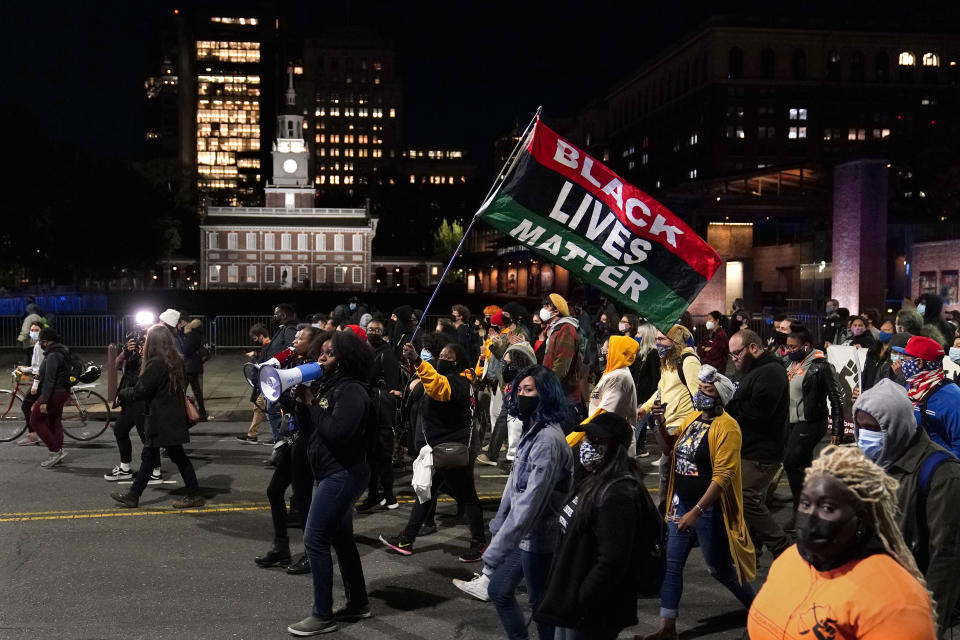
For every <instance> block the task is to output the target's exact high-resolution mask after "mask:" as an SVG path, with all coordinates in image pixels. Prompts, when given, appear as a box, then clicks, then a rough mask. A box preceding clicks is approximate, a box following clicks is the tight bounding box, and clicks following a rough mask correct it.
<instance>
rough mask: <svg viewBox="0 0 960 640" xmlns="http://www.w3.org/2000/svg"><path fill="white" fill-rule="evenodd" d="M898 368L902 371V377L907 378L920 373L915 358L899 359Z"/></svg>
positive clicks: (918, 362) (918, 363)
mask: <svg viewBox="0 0 960 640" xmlns="http://www.w3.org/2000/svg"><path fill="white" fill-rule="evenodd" d="M900 369H901V370H902V371H903V377H904V378H906V379H907V380H909V379H910V378H912V377H913V376H915V375H917V374H918V373H920V361H919V360H917V359H916V358H914V359H913V360H907V359H906V358H904V359H903V360H901V361H900Z"/></svg>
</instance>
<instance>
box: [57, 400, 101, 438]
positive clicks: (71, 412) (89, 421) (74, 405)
mask: <svg viewBox="0 0 960 640" xmlns="http://www.w3.org/2000/svg"><path fill="white" fill-rule="evenodd" d="M110 418H111V415H110V405H108V404H107V401H106V400H104V399H103V396H101V395H100V394H99V393H97V392H96V391H91V390H90V389H74V390H72V391H71V392H70V398H69V399H68V400H67V403H66V404H65V405H63V433H64V435H67V436H70V437H71V438H73V439H74V440H93V439H94V438H96V437H97V436H99V435H100V434H101V433H103V432H104V431H106V430H107V426H109V424H110Z"/></svg>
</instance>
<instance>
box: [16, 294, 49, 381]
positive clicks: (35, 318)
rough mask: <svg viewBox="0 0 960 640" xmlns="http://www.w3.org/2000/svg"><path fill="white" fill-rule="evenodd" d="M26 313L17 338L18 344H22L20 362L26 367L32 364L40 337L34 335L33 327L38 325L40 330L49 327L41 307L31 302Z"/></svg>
mask: <svg viewBox="0 0 960 640" xmlns="http://www.w3.org/2000/svg"><path fill="white" fill-rule="evenodd" d="M28 299H29V298H28ZM26 312H27V315H26V316H24V318H23V323H22V324H21V325H20V334H19V335H18V336H17V342H18V343H19V344H20V349H21V354H22V355H21V360H20V361H21V362H22V363H23V364H25V365H26V364H30V361H31V358H32V357H33V348H34V346H36V344H37V340H38V336H34V335H33V333H34V330H33V326H34V325H36V326H37V327H39V328H40V329H44V328H45V327H46V326H47V323H46V320H44V318H43V312H42V311H41V310H40V307H38V306H37V305H35V304H33V303H32V302H31V303H30V304H28V305H27V308H26ZM40 329H38V330H37V331H39V330H40Z"/></svg>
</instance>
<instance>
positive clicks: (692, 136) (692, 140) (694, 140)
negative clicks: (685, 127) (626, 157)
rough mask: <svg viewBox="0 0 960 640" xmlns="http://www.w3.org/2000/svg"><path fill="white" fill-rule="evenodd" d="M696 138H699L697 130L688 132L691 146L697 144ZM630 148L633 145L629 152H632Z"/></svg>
mask: <svg viewBox="0 0 960 640" xmlns="http://www.w3.org/2000/svg"><path fill="white" fill-rule="evenodd" d="M698 140H699V138H698V137H697V132H696V131H694V132H693V133H691V134H690V138H689V142H690V145H691V146H693V145H695V144H697V141H698ZM632 149H633V147H631V153H632Z"/></svg>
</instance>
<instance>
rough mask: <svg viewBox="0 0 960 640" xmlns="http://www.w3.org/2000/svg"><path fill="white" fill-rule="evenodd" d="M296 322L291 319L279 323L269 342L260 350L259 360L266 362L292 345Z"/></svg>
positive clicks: (295, 333) (295, 335) (295, 332)
mask: <svg viewBox="0 0 960 640" xmlns="http://www.w3.org/2000/svg"><path fill="white" fill-rule="evenodd" d="M298 324H299V321H298V320H296V319H293V320H290V321H289V322H287V323H286V324H282V325H280V326H279V327H278V328H277V331H276V332H275V333H274V334H273V337H272V338H270V343H269V344H268V345H267V346H265V347H264V348H263V349H262V350H261V351H260V362H266V361H267V360H269V359H270V358H272V357H273V356H275V355H277V354H278V353H280V352H281V351H283V350H284V349H286V348H287V347H292V346H293V339H294V338H295V337H297V325H298Z"/></svg>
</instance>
